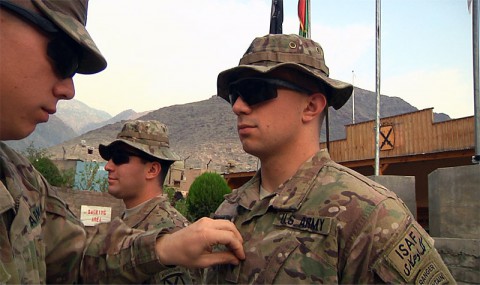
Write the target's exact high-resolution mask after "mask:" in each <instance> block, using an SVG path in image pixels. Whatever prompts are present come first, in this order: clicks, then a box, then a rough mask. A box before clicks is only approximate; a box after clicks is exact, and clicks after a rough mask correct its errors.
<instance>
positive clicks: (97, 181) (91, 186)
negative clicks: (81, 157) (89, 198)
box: [75, 162, 108, 192]
mask: <svg viewBox="0 0 480 285" xmlns="http://www.w3.org/2000/svg"><path fill="white" fill-rule="evenodd" d="M99 170H100V164H99V163H95V162H91V163H85V164H84V167H83V170H80V171H79V172H78V174H77V181H76V185H75V187H76V188H77V189H79V190H86V191H99V192H108V177H107V176H100V175H98V172H99Z"/></svg>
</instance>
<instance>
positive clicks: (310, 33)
mask: <svg viewBox="0 0 480 285" xmlns="http://www.w3.org/2000/svg"><path fill="white" fill-rule="evenodd" d="M310 16H311V14H310V0H307V27H308V30H307V39H310V38H311V35H312V26H311V25H310Z"/></svg>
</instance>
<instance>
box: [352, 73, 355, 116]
mask: <svg viewBox="0 0 480 285" xmlns="http://www.w3.org/2000/svg"><path fill="white" fill-rule="evenodd" d="M352 86H353V91H352V124H355V71H353V70H352Z"/></svg>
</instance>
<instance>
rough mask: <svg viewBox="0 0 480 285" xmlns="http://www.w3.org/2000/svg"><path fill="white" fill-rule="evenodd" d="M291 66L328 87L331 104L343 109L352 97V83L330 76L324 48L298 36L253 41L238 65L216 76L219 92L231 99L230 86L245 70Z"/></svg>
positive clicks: (262, 38) (275, 35) (267, 37)
mask: <svg viewBox="0 0 480 285" xmlns="http://www.w3.org/2000/svg"><path fill="white" fill-rule="evenodd" d="M280 68H282V69H283V68H288V69H295V70H298V71H300V72H302V73H305V74H308V75H310V76H311V77H312V78H314V79H316V80H317V81H318V84H320V86H322V87H323V89H324V90H325V93H327V94H325V96H326V97H327V101H328V104H329V105H330V106H333V108H335V109H337V110H338V109H340V108H341V107H342V106H343V105H344V104H345V103H346V102H347V101H348V99H349V98H350V96H351V95H352V91H353V86H352V85H351V84H348V83H345V82H342V81H338V80H335V79H332V78H329V77H328V75H329V69H328V67H327V65H326V64H325V59H324V55H323V49H322V47H321V46H320V45H319V44H318V43H316V42H314V41H313V40H311V39H307V38H303V37H301V36H298V35H285V34H269V35H266V36H263V37H258V38H255V39H254V40H253V42H252V43H251V44H250V47H249V48H248V49H247V51H246V52H245V54H244V55H243V57H242V58H241V59H240V63H239V65H238V66H237V67H234V68H231V69H227V70H225V71H223V72H221V73H220V74H219V75H218V78H217V95H218V96H220V97H222V98H223V99H225V100H228V95H229V94H228V93H229V90H228V89H229V85H230V83H232V82H233V81H235V80H237V79H239V78H241V77H242V73H243V72H245V71H255V72H258V73H261V74H268V73H269V72H271V71H273V70H276V69H280Z"/></svg>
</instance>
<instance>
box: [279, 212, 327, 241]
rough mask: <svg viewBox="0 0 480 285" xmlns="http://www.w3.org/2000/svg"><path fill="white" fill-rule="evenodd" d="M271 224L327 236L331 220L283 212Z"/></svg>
mask: <svg viewBox="0 0 480 285" xmlns="http://www.w3.org/2000/svg"><path fill="white" fill-rule="evenodd" d="M273 224H274V225H275V226H283V227H290V228H294V229H297V230H302V231H308V232H312V233H316V234H322V235H327V234H328V233H329V232H330V226H331V224H332V218H331V217H319V216H308V215H299V214H295V213H289V212H283V213H279V214H277V217H276V218H275V221H274V222H273Z"/></svg>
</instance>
